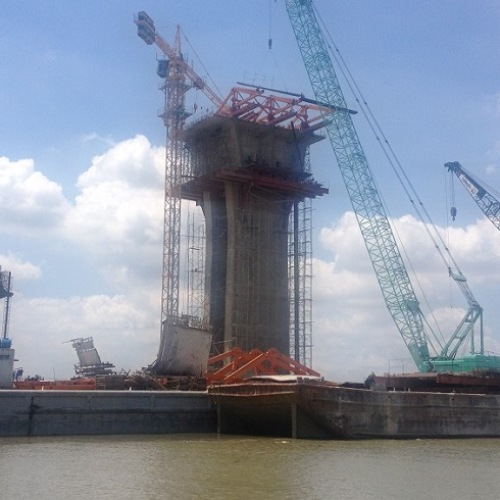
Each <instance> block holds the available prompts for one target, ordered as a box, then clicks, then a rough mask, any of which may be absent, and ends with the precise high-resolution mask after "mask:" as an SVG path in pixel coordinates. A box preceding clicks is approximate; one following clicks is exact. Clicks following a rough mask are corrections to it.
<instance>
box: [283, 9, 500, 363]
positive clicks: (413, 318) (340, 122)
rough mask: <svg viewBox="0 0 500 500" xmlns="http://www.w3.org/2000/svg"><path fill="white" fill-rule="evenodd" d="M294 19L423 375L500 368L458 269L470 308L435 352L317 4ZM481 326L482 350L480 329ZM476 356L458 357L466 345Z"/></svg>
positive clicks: (389, 296)
mask: <svg viewBox="0 0 500 500" xmlns="http://www.w3.org/2000/svg"><path fill="white" fill-rule="evenodd" d="M285 3H286V8H287V12H288V16H289V18H290V21H291V24H292V28H293V30H294V33H295V37H296V40H297V43H298V46H299V49H300V52H301V55H302V58H303V61H304V65H305V68H306V71H307V73H308V76H309V80H310V82H311V86H312V88H313V91H314V93H315V96H316V99H317V100H318V101H320V102H322V103H326V104H327V105H329V106H331V107H332V108H333V109H336V112H334V113H333V114H332V115H331V116H330V117H329V120H328V124H327V127H326V129H327V132H328V137H329V139H330V142H331V144H332V147H333V150H334V152H335V155H336V158H337V163H338V166H339V168H340V171H341V173H342V176H343V180H344V183H345V186H346V188H347V192H348V194H349V197H350V200H351V204H352V207H353V210H354V212H355V214H356V217H357V221H358V224H359V227H360V230H361V233H362V236H363V239H364V243H365V246H366V248H367V250H368V254H369V256H370V259H371V263H372V265H373V269H374V271H375V274H376V277H377V280H378V283H379V286H380V288H381V290H382V294H383V296H384V299H385V303H386V305H387V308H388V309H389V312H390V314H391V316H392V318H393V320H394V322H395V323H396V326H397V328H398V330H399V332H400V334H401V336H402V337H403V339H404V341H405V343H406V345H407V347H408V350H409V351H410V354H411V356H412V358H413V360H414V362H415V364H416V366H417V368H418V369H419V371H421V372H445V371H452V372H469V371H473V370H477V369H485V370H499V371H500V357H498V356H492V355H486V354H485V353H484V345H483V328H482V312H483V311H482V308H481V306H480V305H479V304H478V303H477V301H476V299H475V298H474V296H473V294H472V292H471V291H470V289H469V287H468V284H467V281H466V279H465V277H464V276H463V275H462V273H461V272H460V271H459V270H458V267H457V268H456V269H455V270H452V269H451V268H449V275H450V276H451V277H452V278H453V279H454V281H455V282H456V283H457V285H458V286H459V287H460V289H461V291H462V293H463V294H464V296H465V298H466V300H467V303H468V309H467V311H466V314H465V316H464V317H463V319H462V321H461V322H460V324H459V325H458V326H457V328H456V329H455V331H454V332H453V333H452V335H451V336H450V339H449V340H448V342H446V343H444V345H441V342H439V340H438V339H437V338H434V341H435V342H438V343H439V348H438V349H434V351H436V354H435V355H431V353H430V350H429V346H431V347H432V345H433V342H432V340H431V339H433V337H432V336H431V335H430V332H429V331H428V329H429V328H428V325H427V324H426V321H425V317H424V315H423V313H422V311H421V309H420V306H419V301H418V299H417V296H416V294H415V292H414V290H413V286H412V284H411V281H410V278H409V276H408V272H407V270H406V267H405V264H404V261H403V258H402V256H401V253H400V251H399V248H398V245H397V243H396V239H395V237H394V234H393V231H392V228H391V224H390V222H389V219H388V217H387V215H386V211H385V208H384V206H383V203H382V200H381V197H380V194H379V192H378V190H377V187H376V184H375V181H374V177H373V174H372V171H371V169H370V167H369V165H368V161H367V159H366V156H365V153H364V151H363V148H362V147H361V143H360V141H359V138H358V135H357V133H356V130H355V128H354V124H353V121H352V117H351V114H350V113H349V112H347V111H345V110H347V106H346V103H345V99H344V96H343V92H342V89H341V87H340V84H339V82H338V78H337V75H336V72H335V69H334V65H333V63H332V60H331V57H330V53H329V51H328V48H327V47H328V45H327V43H326V41H325V38H324V36H323V33H322V31H321V28H320V26H319V23H318V20H317V17H316V13H315V10H314V7H313V2H312V0H285ZM475 325H478V326H479V330H480V331H479V346H477V349H476V342H475V339H474V326H475ZM466 340H467V341H469V342H470V353H469V354H468V355H465V356H463V357H459V356H458V352H459V348H460V347H461V346H462V345H463V344H464V342H465V341H466Z"/></svg>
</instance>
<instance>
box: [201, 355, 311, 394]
mask: <svg viewBox="0 0 500 500" xmlns="http://www.w3.org/2000/svg"><path fill="white" fill-rule="evenodd" d="M220 363H224V364H223V366H222V367H220V368H219V369H217V370H215V371H213V370H212V371H211V372H210V371H209V373H207V374H206V379H207V386H208V385H213V384H222V385H225V384H235V383H238V382H241V381H243V380H245V379H248V378H250V377H255V376H269V377H273V376H278V377H279V376H280V375H296V376H298V377H304V378H319V377H320V374H319V373H318V372H316V371H314V370H312V369H311V368H308V367H307V366H304V365H302V364H300V363H298V362H297V361H295V360H293V359H291V358H289V357H288V356H285V355H284V354H282V353H280V352H279V351H277V350H276V349H269V350H268V351H266V352H261V351H260V350H259V349H252V350H251V351H250V352H245V351H243V350H242V349H240V348H239V347H233V348H232V349H230V350H229V351H226V352H224V353H222V354H219V355H217V356H213V357H212V358H210V359H209V360H208V367H209V370H210V368H211V367H214V366H217V365H218V364H220Z"/></svg>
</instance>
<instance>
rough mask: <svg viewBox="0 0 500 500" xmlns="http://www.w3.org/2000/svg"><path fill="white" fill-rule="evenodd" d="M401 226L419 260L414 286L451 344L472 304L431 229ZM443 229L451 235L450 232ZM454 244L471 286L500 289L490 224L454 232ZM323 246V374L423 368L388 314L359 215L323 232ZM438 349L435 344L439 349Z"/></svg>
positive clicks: (317, 291) (319, 335) (496, 239)
mask: <svg viewBox="0 0 500 500" xmlns="http://www.w3.org/2000/svg"><path fill="white" fill-rule="evenodd" d="M394 223H395V224H396V225H397V228H398V231H397V232H398V235H399V237H400V238H401V240H402V241H403V243H404V246H405V249H406V253H407V254H408V255H409V256H411V257H412V266H413V268H414V269H415V271H416V276H414V275H413V273H412V272H411V267H410V266H408V269H409V273H410V280H411V281H412V283H413V285H414V288H415V293H416V295H417V298H418V299H419V300H420V302H421V307H422V310H423V311H424V313H425V314H426V316H427V317H428V320H429V323H430V324H431V326H432V328H433V329H435V330H436V332H437V335H438V337H440V340H441V341H442V339H444V338H446V339H448V338H449V336H450V335H451V334H452V332H453V331H454V330H455V328H456V327H457V326H458V324H459V323H460V321H461V319H462V318H463V317H464V315H465V312H466V308H467V303H466V302H465V299H464V298H463V296H462V295H461V294H460V292H459V289H458V288H457V287H456V285H455V283H454V282H453V281H452V280H451V279H450V278H449V277H448V275H447V269H446V266H445V265H444V263H443V262H442V261H441V259H440V257H439V256H438V255H437V252H436V251H435V249H434V247H433V245H432V244H430V240H429V238H428V235H427V234H426V230H425V227H424V225H423V223H421V222H420V221H417V220H416V219H415V218H414V217H412V216H408V215H405V216H402V217H400V218H398V219H397V220H395V221H394ZM490 226H491V228H490ZM439 230H440V231H442V232H443V234H444V229H443V228H439ZM447 239H448V240H449V241H450V242H453V244H452V245H451V246H452V252H453V253H454V257H455V259H456V260H457V261H458V262H460V265H461V266H462V269H463V270H465V269H466V270H467V273H465V272H464V273H465V274H468V278H469V283H470V285H471V287H473V288H474V286H476V287H480V286H481V284H482V283H485V282H487V283H489V284H491V283H496V284H497V286H498V284H500V270H499V269H498V266H496V265H494V266H492V265H491V263H492V262H497V261H498V250H499V245H500V234H499V233H498V231H496V229H495V228H494V227H493V225H492V224H491V223H490V222H489V221H488V220H485V219H481V220H479V221H478V222H477V223H475V224H472V225H469V226H467V227H464V228H460V227H456V228H450V229H449V231H448V237H447ZM320 243H321V245H322V247H323V249H324V250H326V251H328V252H330V255H331V258H329V259H324V260H319V259H315V260H314V266H313V269H314V276H315V277H314V281H313V304H314V320H315V323H314V333H313V342H314V345H315V346H316V348H317V349H316V355H315V363H316V365H315V366H316V368H317V369H319V370H320V371H321V372H322V373H324V374H330V375H331V376H332V377H334V378H340V379H344V380H345V379H350V380H360V379H362V378H363V377H365V376H367V375H368V374H369V373H370V372H371V371H375V372H386V371H387V370H388V369H389V365H390V364H391V362H392V369H393V370H395V371H398V370H399V371H401V370H402V369H403V368H402V367H403V366H404V369H405V370H406V371H412V370H415V366H414V364H413V362H412V361H411V359H410V358H409V354H408V351H407V350H406V347H405V345H404V343H403V340H402V338H401V336H400V334H399V332H398V330H397V328H396V326H395V324H394V322H393V321H392V319H391V317H390V314H389V312H388V310H387V308H386V305H385V302H384V299H383V297H382V292H381V291H380V289H379V286H378V284H377V282H376V279H375V273H374V271H373V268H372V266H371V264H370V261H369V258H368V254H367V251H366V249H365V247H364V244H363V241H362V238H361V235H360V231H359V228H358V225H357V222H356V218H355V216H354V214H353V213H352V212H347V213H345V214H344V215H343V216H342V217H341V218H340V219H339V220H338V221H337V222H336V223H335V225H333V226H332V227H328V228H323V229H322V230H321V233H320ZM417 283H418V284H420V285H421V288H422V289H421V288H420V286H417ZM450 290H453V292H452V298H450V297H451V295H450ZM423 293H425V295H424V296H423V295H422V294H423ZM426 302H428V303H429V305H430V309H427V308H426ZM450 306H452V307H450ZM434 320H436V322H437V324H438V326H436V325H435V324H434ZM439 328H440V329H441V332H442V335H443V336H442V337H441V333H440V331H439ZM429 334H431V332H430V331H429ZM431 335H432V334H431ZM495 339H496V340H495ZM488 340H489V341H490V349H491V350H494V349H495V348H497V347H498V345H499V339H498V338H496V337H495V335H494V333H491V332H490V335H489V337H488ZM442 343H444V342H442ZM438 345H439V344H438V343H435V346H436V348H438ZM396 366H399V368H396Z"/></svg>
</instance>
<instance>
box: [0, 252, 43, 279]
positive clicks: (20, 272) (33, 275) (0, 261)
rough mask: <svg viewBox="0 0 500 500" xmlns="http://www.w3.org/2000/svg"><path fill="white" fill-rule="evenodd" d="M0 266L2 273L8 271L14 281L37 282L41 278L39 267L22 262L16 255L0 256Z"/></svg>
mask: <svg viewBox="0 0 500 500" xmlns="http://www.w3.org/2000/svg"><path fill="white" fill-rule="evenodd" d="M0 265H1V266H2V269H3V270H4V271H10V272H11V273H12V275H13V276H15V277H16V280H17V279H20V280H26V281H28V280H38V279H40V278H41V277H42V270H41V269H40V267H39V266H35V265H34V264H32V263H31V262H22V261H21V259H20V258H19V257H18V256H16V255H12V254H7V255H2V254H0Z"/></svg>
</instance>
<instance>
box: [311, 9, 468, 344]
mask: <svg viewBox="0 0 500 500" xmlns="http://www.w3.org/2000/svg"><path fill="white" fill-rule="evenodd" d="M315 11H316V15H317V17H318V19H319V20H320V22H321V24H322V26H323V30H324V32H325V33H326V34H327V38H328V39H329V41H330V43H331V46H330V45H329V44H327V45H328V48H329V50H330V51H331V55H332V57H333V58H334V59H335V61H336V62H337V64H338V65H339V68H340V70H341V72H342V74H343V76H344V78H345V80H346V82H347V84H348V87H349V88H350V90H351V92H352V94H353V96H354V98H355V100H356V102H357V103H358V104H359V106H360V109H361V111H362V114H363V115H364V117H365V119H366V121H367V123H368V125H369V127H370V129H371V130H372V132H373V133H374V135H375V138H376V140H377V142H378V143H379V145H380V147H381V149H382V151H383V153H384V155H385V157H386V158H387V160H388V161H389V164H390V166H391V168H392V170H393V171H394V173H395V175H396V177H397V179H398V181H399V182H400V184H401V186H402V187H403V190H404V191H405V193H406V195H407V197H408V199H409V201H410V203H411V204H412V205H413V207H414V210H415V212H416V213H417V216H418V218H419V219H420V221H421V222H423V226H424V228H425V230H426V232H427V233H428V235H429V237H430V238H431V240H432V242H433V244H434V247H435V249H436V250H437V252H438V254H439V255H440V256H441V258H442V260H443V262H444V263H445V265H446V267H447V269H448V270H450V266H449V263H448V262H447V260H446V258H445V257H444V255H443V252H442V250H441V248H440V246H439V245H438V243H437V242H436V238H435V237H434V236H433V235H432V233H431V232H430V229H429V227H428V225H427V224H425V222H424V217H423V216H422V213H421V211H423V212H424V214H425V215H426V216H427V219H428V221H429V223H430V225H431V227H432V228H433V229H434V231H435V232H436V234H437V239H439V240H440V241H441V244H442V245H443V247H444V248H445V251H446V252H447V253H448V254H449V256H450V259H451V261H452V262H453V264H454V265H455V268H456V269H457V271H458V273H459V274H462V273H461V272H460V270H459V268H458V265H457V264H456V262H455V260H454V259H453V257H452V256H451V253H450V251H449V249H448V247H447V245H446V244H445V243H444V241H443V239H442V236H441V234H440V233H439V232H438V231H437V228H436V226H435V224H434V223H433V221H432V219H431V217H430V215H429V213H428V212H427V210H426V208H425V206H424V204H423V202H422V201H421V200H420V197H419V196H418V193H417V192H416V190H415V188H414V187H413V185H412V183H411V181H410V180H409V178H408V176H407V175H406V172H405V171H404V169H403V167H402V165H401V163H400V162H399V159H398V158H397V156H396V154H395V152H394V150H393V149H392V147H391V146H390V144H389V141H388V140H387V138H386V136H385V134H384V132H383V131H382V129H381V127H380V125H379V123H378V121H377V119H376V118H375V116H374V114H373V112H372V111H371V108H370V106H369V105H368V103H367V101H366V99H365V98H364V96H363V94H362V92H361V90H360V89H359V86H358V85H357V83H356V81H355V79H354V77H353V75H352V73H351V72H350V70H349V68H348V66H347V64H346V62H345V60H344V59H343V57H342V55H341V53H340V51H339V49H338V47H337V46H336V44H335V42H334V41H333V39H332V37H331V35H330V33H329V31H328V28H327V27H326V25H325V23H324V21H323V20H322V18H321V15H320V14H319V12H318V11H317V10H316V8H315ZM332 47H333V48H334V49H332ZM381 138H382V140H381ZM405 181H406V184H405ZM374 182H375V179H374ZM411 193H413V195H414V197H412V195H411ZM379 194H380V190H379ZM381 197H382V196H381ZM414 198H415V199H416V201H417V202H418V205H419V206H420V209H419V206H417V204H416V203H415V200H414ZM384 206H385V208H386V210H388V208H387V204H386V203H385V201H384ZM388 212H389V210H388ZM393 229H394V230H395V232H396V234H397V235H398V240H399V241H400V244H401V246H402V247H403V252H404V254H405V255H406V258H407V261H408V263H409V265H410V268H411V270H412V273H413V275H414V277H415V279H416V281H417V284H418V287H419V289H420V290H421V293H422V295H423V296H424V299H425V303H426V305H427V307H428V309H429V311H430V314H431V315H432V317H433V320H434V324H435V326H436V328H437V329H438V331H439V333H440V335H441V337H442V341H443V342H445V340H444V335H443V333H442V331H441V329H440V327H439V324H438V322H437V320H436V318H435V316H434V314H433V312H432V308H431V306H430V304H429V301H428V299H427V296H426V293H425V291H424V289H423V287H422V285H421V283H420V281H419V279H418V276H417V274H416V272H415V269H414V267H413V265H412V262H411V259H410V257H409V255H408V252H407V251H406V249H405V246H404V244H403V242H402V240H401V237H400V235H399V233H398V231H397V228H396V227H395V226H394V224H393ZM424 321H425V322H426V323H427V320H426V319H425V318H424ZM427 325H428V327H429V329H430V331H431V332H432V334H433V336H434V338H435V340H436V341H437V342H438V344H441V342H440V340H439V339H438V338H437V336H436V334H435V332H434V331H433V329H432V327H431V326H430V325H429V324H428V323H427Z"/></svg>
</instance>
